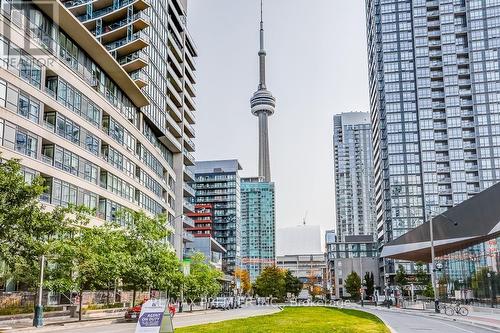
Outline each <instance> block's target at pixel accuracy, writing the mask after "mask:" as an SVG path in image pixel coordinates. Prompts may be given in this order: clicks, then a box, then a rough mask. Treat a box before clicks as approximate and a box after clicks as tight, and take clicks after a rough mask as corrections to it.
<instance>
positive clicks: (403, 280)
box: [394, 265, 408, 288]
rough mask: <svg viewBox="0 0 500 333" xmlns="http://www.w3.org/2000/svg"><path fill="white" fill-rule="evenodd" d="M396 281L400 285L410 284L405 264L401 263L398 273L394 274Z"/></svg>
mask: <svg viewBox="0 0 500 333" xmlns="http://www.w3.org/2000/svg"><path fill="white" fill-rule="evenodd" d="M394 282H395V283H396V285H398V286H399V287H401V288H402V287H404V286H406V285H407V284H408V278H407V275H406V270H405V268H404V266H403V265H399V266H398V269H397V271H396V275H395V276H394Z"/></svg>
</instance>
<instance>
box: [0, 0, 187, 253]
mask: <svg viewBox="0 0 500 333" xmlns="http://www.w3.org/2000/svg"><path fill="white" fill-rule="evenodd" d="M153 6H156V7H153ZM185 7H186V2H185V1H179V0H168V1H155V0H121V1H109V0H76V1H65V2H62V1H58V0H51V1H47V0H43V1H37V0H33V1H7V0H2V1H1V8H0V21H1V24H0V41H1V43H2V45H1V47H0V52H1V54H0V60H1V61H0V152H1V154H2V158H5V159H7V158H12V157H15V158H19V159H20V160H21V164H22V165H23V168H24V173H25V175H26V179H27V180H29V179H31V178H32V177H33V176H35V175H41V176H42V177H43V178H44V179H45V181H46V185H47V191H46V193H45V194H44V195H43V197H42V198H41V200H42V201H44V203H46V204H47V205H48V206H51V205H53V206H58V205H68V204H83V205H85V206H87V207H89V208H95V210H96V216H95V219H96V221H105V220H107V221H116V220H118V219H121V220H120V221H119V222H121V223H126V217H119V215H117V212H118V211H120V209H122V208H123V207H128V208H131V209H134V210H143V211H145V212H147V213H148V214H151V215H154V214H159V213H165V214H168V216H169V219H170V222H171V224H172V227H173V228H174V230H175V233H174V235H173V237H172V244H173V246H174V247H175V250H176V252H177V253H178V255H179V257H182V256H183V245H184V244H185V243H186V242H190V241H191V240H192V236H191V235H190V234H189V233H186V232H184V228H188V227H190V226H193V223H192V220H190V219H189V218H186V217H185V216H184V214H185V213H188V212H191V211H193V206H192V205H191V204H190V203H189V201H190V200H189V198H190V197H192V196H194V190H193V189H192V188H191V187H190V186H189V185H188V184H187V182H188V181H193V180H194V176H193V175H192V173H191V172H189V170H187V168H186V166H189V165H194V158H193V156H192V152H193V151H194V149H195V147H194V143H193V141H192V139H193V138H194V135H195V132H194V129H193V124H194V122H195V117H194V112H195V110H196V104H195V102H194V97H195V94H196V91H195V88H194V84H195V81H196V76H195V74H194V73H195V67H194V66H195V61H194V58H195V57H196V55H197V54H196V51H195V46H194V43H193V42H192V40H191V37H190V36H189V34H188V32H187V31H186V27H185V17H186V9H185ZM157 22H160V23H158V24H156V23H157Z"/></svg>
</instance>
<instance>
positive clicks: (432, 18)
mask: <svg viewBox="0 0 500 333" xmlns="http://www.w3.org/2000/svg"><path fill="white" fill-rule="evenodd" d="M366 10H367V31H368V58H369V76H370V104H371V110H370V116H371V119H372V129H373V140H374V165H375V189H376V207H377V226H378V227H377V233H378V241H379V244H380V246H383V244H384V243H386V242H389V241H391V240H393V239H395V238H397V237H399V236H401V235H402V234H404V233H406V232H408V231H409V230H411V229H413V228H415V227H416V226H418V225H420V224H421V223H423V221H425V220H426V217H428V216H429V214H431V213H432V214H436V213H439V212H442V211H444V210H446V209H448V208H450V207H452V206H454V205H457V204H458V203H460V202H462V201H464V200H466V199H467V198H470V197H471V196H473V195H474V194H476V193H478V192H479V191H482V190H484V189H486V188H488V187H490V186H492V185H493V184H495V183H497V182H498V181H499V180H500V169H499V166H500V136H499V134H500V113H499V111H500V104H499V97H500V85H499V83H498V78H499V75H500V71H499V65H498V50H497V48H498V41H499V38H498V36H499V33H498V29H499V28H500V3H498V2H497V1H483V0H471V1H465V0H434V1H425V0H412V1H410V0H398V1H395V0H368V1H366ZM385 264H387V265H382V266H384V267H382V266H381V270H382V269H384V270H385V271H386V272H389V273H394V270H395V265H394V264H393V262H392V261H387V262H385ZM406 268H407V270H408V271H411V269H412V267H411V265H409V264H408V265H407V267H406Z"/></svg>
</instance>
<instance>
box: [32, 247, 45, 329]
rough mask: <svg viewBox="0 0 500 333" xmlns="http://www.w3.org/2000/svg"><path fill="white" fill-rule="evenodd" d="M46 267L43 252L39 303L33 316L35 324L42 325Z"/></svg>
mask: <svg viewBox="0 0 500 333" xmlns="http://www.w3.org/2000/svg"><path fill="white" fill-rule="evenodd" d="M44 269H45V256H44V255H43V254H42V256H41V257H40V285H39V287H38V303H37V305H36V306H35V315H34V316H33V326H35V327H42V326H43V305H42V298H43V272H44Z"/></svg>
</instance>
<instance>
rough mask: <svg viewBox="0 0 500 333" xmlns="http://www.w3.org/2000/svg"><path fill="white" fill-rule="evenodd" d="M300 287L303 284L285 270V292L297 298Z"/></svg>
mask: <svg viewBox="0 0 500 333" xmlns="http://www.w3.org/2000/svg"><path fill="white" fill-rule="evenodd" d="M302 287H303V283H302V282H300V280H299V279H298V278H297V277H296V276H293V274H292V272H290V270H288V269H287V270H286V271H285V291H286V292H287V293H290V294H292V295H294V296H295V297H297V296H299V294H300V291H301V290H302Z"/></svg>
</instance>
